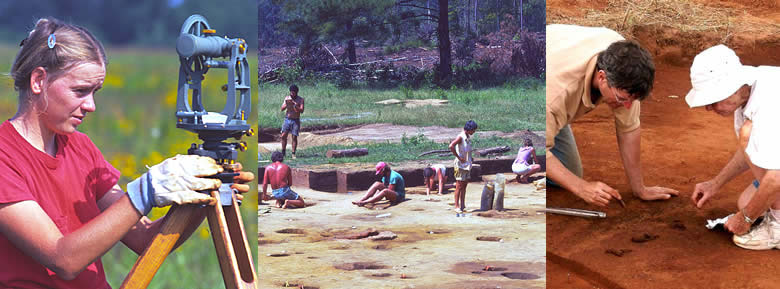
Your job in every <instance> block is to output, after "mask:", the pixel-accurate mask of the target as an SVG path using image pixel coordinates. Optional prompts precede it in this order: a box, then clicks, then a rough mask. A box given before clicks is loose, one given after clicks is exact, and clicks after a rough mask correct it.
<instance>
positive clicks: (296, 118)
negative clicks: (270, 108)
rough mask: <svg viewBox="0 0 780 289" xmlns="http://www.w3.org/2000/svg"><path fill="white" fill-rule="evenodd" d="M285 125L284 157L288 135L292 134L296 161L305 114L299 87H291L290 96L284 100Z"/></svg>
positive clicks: (283, 138)
mask: <svg viewBox="0 0 780 289" xmlns="http://www.w3.org/2000/svg"><path fill="white" fill-rule="evenodd" d="M285 110H287V112H286V113H285V116H284V124H282V156H285V155H286V154H285V153H286V151H287V135H290V134H292V158H293V159H295V151H296V150H297V149H298V131H300V129H301V113H303V97H300V96H299V95H298V86H297V85H295V84H293V85H290V95H288V96H287V97H285V98H284V102H283V103H282V108H281V111H285Z"/></svg>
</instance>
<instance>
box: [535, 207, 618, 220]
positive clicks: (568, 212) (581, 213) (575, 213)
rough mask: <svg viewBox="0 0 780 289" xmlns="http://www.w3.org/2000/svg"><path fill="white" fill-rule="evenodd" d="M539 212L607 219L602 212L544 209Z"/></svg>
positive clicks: (605, 214)
mask: <svg viewBox="0 0 780 289" xmlns="http://www.w3.org/2000/svg"><path fill="white" fill-rule="evenodd" d="M540 212H545V213H553V214H560V215H567V216H575V217H583V218H606V217H607V213H604V212H599V211H588V210H580V209H570V208H546V209H543V210H541V211H540Z"/></svg>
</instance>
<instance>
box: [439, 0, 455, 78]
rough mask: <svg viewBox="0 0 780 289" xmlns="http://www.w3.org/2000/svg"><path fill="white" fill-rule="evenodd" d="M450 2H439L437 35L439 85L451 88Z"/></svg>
mask: <svg viewBox="0 0 780 289" xmlns="http://www.w3.org/2000/svg"><path fill="white" fill-rule="evenodd" d="M448 12H449V1H448V0H439V23H438V24H439V25H438V27H437V28H436V34H437V37H438V38H439V74H438V75H437V76H438V79H437V84H438V85H439V87H442V88H450V82H451V81H452V51H451V50H452V49H451V48H450V46H451V44H450V25H449V22H450V21H449V15H448V14H449V13H448Z"/></svg>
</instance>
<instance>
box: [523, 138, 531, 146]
mask: <svg viewBox="0 0 780 289" xmlns="http://www.w3.org/2000/svg"><path fill="white" fill-rule="evenodd" d="M523 144H525V146H527V147H532V146H534V142H533V141H531V139H530V138H525V139H524V140H523Z"/></svg>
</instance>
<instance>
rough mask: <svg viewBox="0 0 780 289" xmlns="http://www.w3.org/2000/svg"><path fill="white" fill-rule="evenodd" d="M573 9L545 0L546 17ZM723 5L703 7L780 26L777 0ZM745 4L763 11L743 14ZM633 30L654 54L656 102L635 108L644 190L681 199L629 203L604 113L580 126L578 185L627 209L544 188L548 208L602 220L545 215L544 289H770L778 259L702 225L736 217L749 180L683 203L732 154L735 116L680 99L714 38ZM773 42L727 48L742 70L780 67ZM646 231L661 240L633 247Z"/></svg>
mask: <svg viewBox="0 0 780 289" xmlns="http://www.w3.org/2000/svg"><path fill="white" fill-rule="evenodd" d="M570 2H577V3H579V2H578V1H573V0H561V1H548V2H547V3H548V11H549V10H550V9H552V10H556V11H558V13H569V12H566V9H571V8H569V7H571V6H570V5H571V4H574V3H570ZM599 2H604V1H599ZM723 2H724V1H713V2H711V3H709V4H708V5H716V6H718V7H729V8H730V7H734V8H735V9H744V10H745V11H749V12H750V13H755V14H754V15H761V17H764V18H765V19H767V20H769V21H775V22H776V23H777V22H780V13H778V12H776V11H777V10H778V7H780V6H779V5H777V2H774V1H749V0H745V1H730V3H727V5H726V4H723ZM758 2H760V3H758ZM752 4H760V5H759V8H752V7H748V5H752ZM589 5H594V4H589ZM743 5H744V6H743ZM761 5H763V6H761ZM767 5H768V6H767ZM559 8H560V9H559ZM767 8H770V9H767ZM766 10H774V11H775V12H766ZM560 11H563V12H560ZM740 11H741V10H740ZM548 13H549V12H548ZM568 15H573V16H576V14H568ZM639 32H640V33H635V35H637V38H638V39H637V40H638V41H639V42H640V43H642V45H644V46H645V47H647V48H648V49H649V50H650V51H651V52H653V53H654V56H655V57H656V69H657V70H656V83H655V89H654V91H653V95H652V96H651V97H650V98H649V99H647V100H645V101H644V102H643V103H642V116H641V121H642V144H641V148H642V166H643V167H642V169H643V175H644V182H645V184H646V185H651V186H652V185H661V186H666V187H671V188H674V189H677V190H679V191H680V197H676V198H672V199H671V200H668V201H663V202H643V201H640V200H639V199H638V198H636V197H634V196H632V194H631V189H630V186H629V184H628V180H627V178H626V176H625V172H624V170H623V166H622V163H621V161H620V155H619V152H618V147H617V142H616V137H615V133H614V124H613V120H612V116H611V114H610V112H609V110H608V109H607V108H606V107H604V106H602V107H599V108H598V109H596V110H594V111H593V112H591V113H589V114H587V115H586V116H585V117H582V118H580V119H578V120H577V121H576V122H574V123H573V124H572V128H573V130H574V135H575V137H576V140H577V143H578V145H579V148H580V154H581V157H582V162H583V166H584V171H585V179H586V180H591V181H594V180H598V181H602V182H605V183H607V184H609V185H611V186H613V187H614V188H616V189H617V190H618V191H620V192H621V193H622V195H623V199H624V200H625V201H626V208H625V209H623V208H621V207H620V206H619V205H618V204H617V203H615V202H613V203H612V204H610V206H609V207H607V208H601V207H595V206H591V205H588V204H586V203H585V202H584V201H582V200H580V199H579V198H577V197H575V196H574V195H573V194H571V193H569V192H566V191H564V190H561V189H560V188H555V187H548V194H547V206H548V207H567V208H582V209H589V210H601V211H605V212H606V213H607V216H608V217H607V218H606V219H581V218H576V217H567V216H560V215H548V216H547V261H548V263H547V286H548V288H594V287H598V288H777V286H778V285H777V284H780V276H778V275H777V274H776V272H777V271H778V269H780V265H778V263H777V262H776V260H777V252H774V251H749V250H744V249H741V248H738V247H736V246H735V245H734V244H733V243H732V241H731V234H729V233H727V232H724V231H710V230H707V229H706V228H705V227H704V225H705V224H706V221H705V220H706V219H713V218H718V217H723V216H725V215H727V214H730V213H733V212H735V211H736V201H737V198H738V196H739V192H741V191H742V190H743V189H744V188H745V187H746V186H747V185H748V184H749V182H750V181H751V180H752V177H751V176H750V175H749V174H747V173H746V174H743V175H741V176H739V177H738V178H737V179H735V180H733V181H732V182H730V183H729V184H727V185H726V186H725V187H724V188H722V189H721V192H720V194H719V195H717V196H715V197H714V198H713V199H712V200H711V201H710V202H709V203H708V204H706V205H705V207H704V208H702V209H697V208H696V207H695V206H694V204H693V202H692V201H691V200H690V196H691V192H692V190H693V186H694V185H695V184H696V183H698V182H702V181H705V180H708V179H709V178H711V177H713V176H715V175H716V174H717V173H718V171H719V170H720V169H721V168H722V167H723V165H725V163H726V162H727V161H728V160H729V159H730V158H731V156H732V155H733V153H734V151H735V150H736V146H737V142H736V139H735V135H734V129H733V119H732V117H721V116H719V115H716V114H715V113H713V112H708V111H705V110H704V109H701V108H699V109H690V108H688V106H687V105H686V103H685V100H684V97H685V94H686V93H687V92H688V90H689V89H690V87H691V86H690V79H689V76H688V73H689V71H688V68H689V66H690V61H691V60H692V58H693V57H692V56H693V55H695V54H696V53H697V52H698V51H700V50H701V49H703V48H706V47H709V46H712V45H714V44H716V43H717V41H715V40H714V39H715V37H714V36H711V35H698V36H697V37H696V36H695V35H687V36H684V35H681V34H679V33H678V32H675V31H669V30H664V29H662V28H644V29H641V30H639ZM659 39H677V42H664V41H659ZM777 39H778V36H767V35H764V36H744V35H736V36H735V37H733V38H732V39H731V40H730V42H729V43H728V44H729V46H731V47H733V48H735V50H736V51H737V54H738V55H739V56H740V57H741V59H742V62H743V63H744V64H749V65H759V64H760V65H775V66H780V53H778V51H780V41H778V40H777ZM670 95H676V96H679V97H678V98H670V97H669V96H670ZM548 137H553V136H548ZM645 233H649V234H650V235H658V236H659V237H658V238H657V239H654V240H649V241H647V242H643V243H635V242H632V241H631V239H632V238H633V237H637V236H642V235H643V234H645ZM609 249H613V250H616V251H617V250H621V249H624V250H631V251H630V252H628V253H625V254H624V255H623V256H622V257H618V256H616V255H613V254H608V253H605V251H607V250H609Z"/></svg>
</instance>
